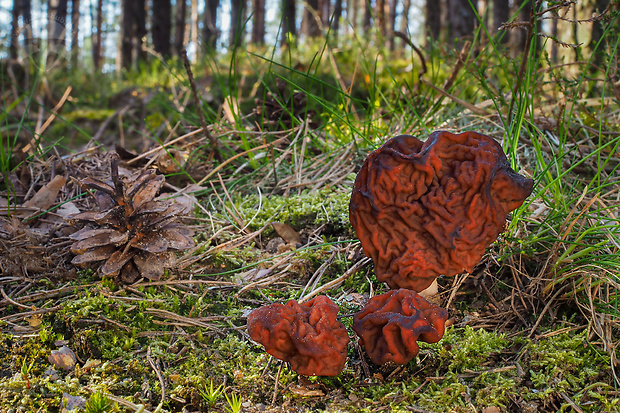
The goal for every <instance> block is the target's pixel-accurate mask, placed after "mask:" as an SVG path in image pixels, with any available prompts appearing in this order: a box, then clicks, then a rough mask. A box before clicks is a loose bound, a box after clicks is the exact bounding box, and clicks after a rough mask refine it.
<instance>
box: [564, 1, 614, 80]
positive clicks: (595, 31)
mask: <svg viewBox="0 0 620 413" xmlns="http://www.w3.org/2000/svg"><path fill="white" fill-rule="evenodd" d="M593 6H594V10H593V11H594V13H596V14H600V13H602V12H603V10H605V9H606V8H607V7H609V0H594V4H593ZM604 24H605V22H604V21H595V22H593V23H592V32H591V33H592V35H591V38H590V43H589V44H588V48H589V49H590V52H592V53H593V54H592V63H593V64H594V65H595V66H601V64H602V62H603V54H602V53H601V47H599V48H598V49H597V50H598V52H597V53H594V52H595V48H596V45H597V43H598V42H599V41H600V40H601V38H602V37H603V32H604ZM556 30H557V29H556ZM593 70H596V68H594V67H593Z"/></svg>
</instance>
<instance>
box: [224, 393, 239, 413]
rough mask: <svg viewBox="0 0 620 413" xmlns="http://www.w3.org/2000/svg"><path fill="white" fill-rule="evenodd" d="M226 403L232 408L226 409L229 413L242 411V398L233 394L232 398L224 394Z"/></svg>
mask: <svg viewBox="0 0 620 413" xmlns="http://www.w3.org/2000/svg"><path fill="white" fill-rule="evenodd" d="M224 395H225V396H226V401H227V402H228V405H229V406H230V407H226V411H227V412H229V413H239V412H240V411H241V397H240V396H237V395H236V394H235V393H233V394H232V395H231V396H230V397H228V394H226V393H224Z"/></svg>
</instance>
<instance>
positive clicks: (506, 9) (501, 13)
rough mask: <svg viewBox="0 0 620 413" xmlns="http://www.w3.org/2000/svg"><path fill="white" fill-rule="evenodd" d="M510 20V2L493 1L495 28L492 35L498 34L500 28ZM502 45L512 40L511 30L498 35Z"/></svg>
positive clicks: (493, 27)
mask: <svg viewBox="0 0 620 413" xmlns="http://www.w3.org/2000/svg"><path fill="white" fill-rule="evenodd" d="M508 19H510V4H509V3H508V0H493V26H492V29H493V30H492V33H498V30H497V29H498V28H499V27H500V26H501V25H502V24H504V23H506V22H507V21H508ZM498 34H499V35H500V36H501V38H502V40H501V42H502V43H506V42H508V40H509V38H510V31H509V30H502V31H501V32H500V33H498Z"/></svg>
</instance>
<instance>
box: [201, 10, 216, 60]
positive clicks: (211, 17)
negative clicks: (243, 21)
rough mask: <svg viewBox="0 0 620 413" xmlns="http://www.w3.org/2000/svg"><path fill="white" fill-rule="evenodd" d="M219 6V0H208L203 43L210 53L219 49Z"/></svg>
mask: <svg viewBox="0 0 620 413" xmlns="http://www.w3.org/2000/svg"><path fill="white" fill-rule="evenodd" d="M219 6H220V2H219V0H207V5H206V7H205V14H204V22H203V25H204V26H203V29H202V33H203V39H202V42H203V43H204V45H205V47H206V48H207V50H209V51H215V49H216V48H217V39H218V37H219V36H218V30H217V8H218V7H219Z"/></svg>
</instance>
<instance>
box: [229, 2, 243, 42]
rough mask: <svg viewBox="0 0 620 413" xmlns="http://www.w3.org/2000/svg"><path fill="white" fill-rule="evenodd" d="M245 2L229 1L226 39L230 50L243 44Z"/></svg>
mask: <svg viewBox="0 0 620 413" xmlns="http://www.w3.org/2000/svg"><path fill="white" fill-rule="evenodd" d="M244 9H245V0H231V9H230V36H229V39H228V42H229V45H230V48H231V49H232V48H235V47H237V46H239V45H241V43H242V42H243V35H244V26H245V25H244V23H245V22H244V18H243V16H244V15H245V10H244Z"/></svg>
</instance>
